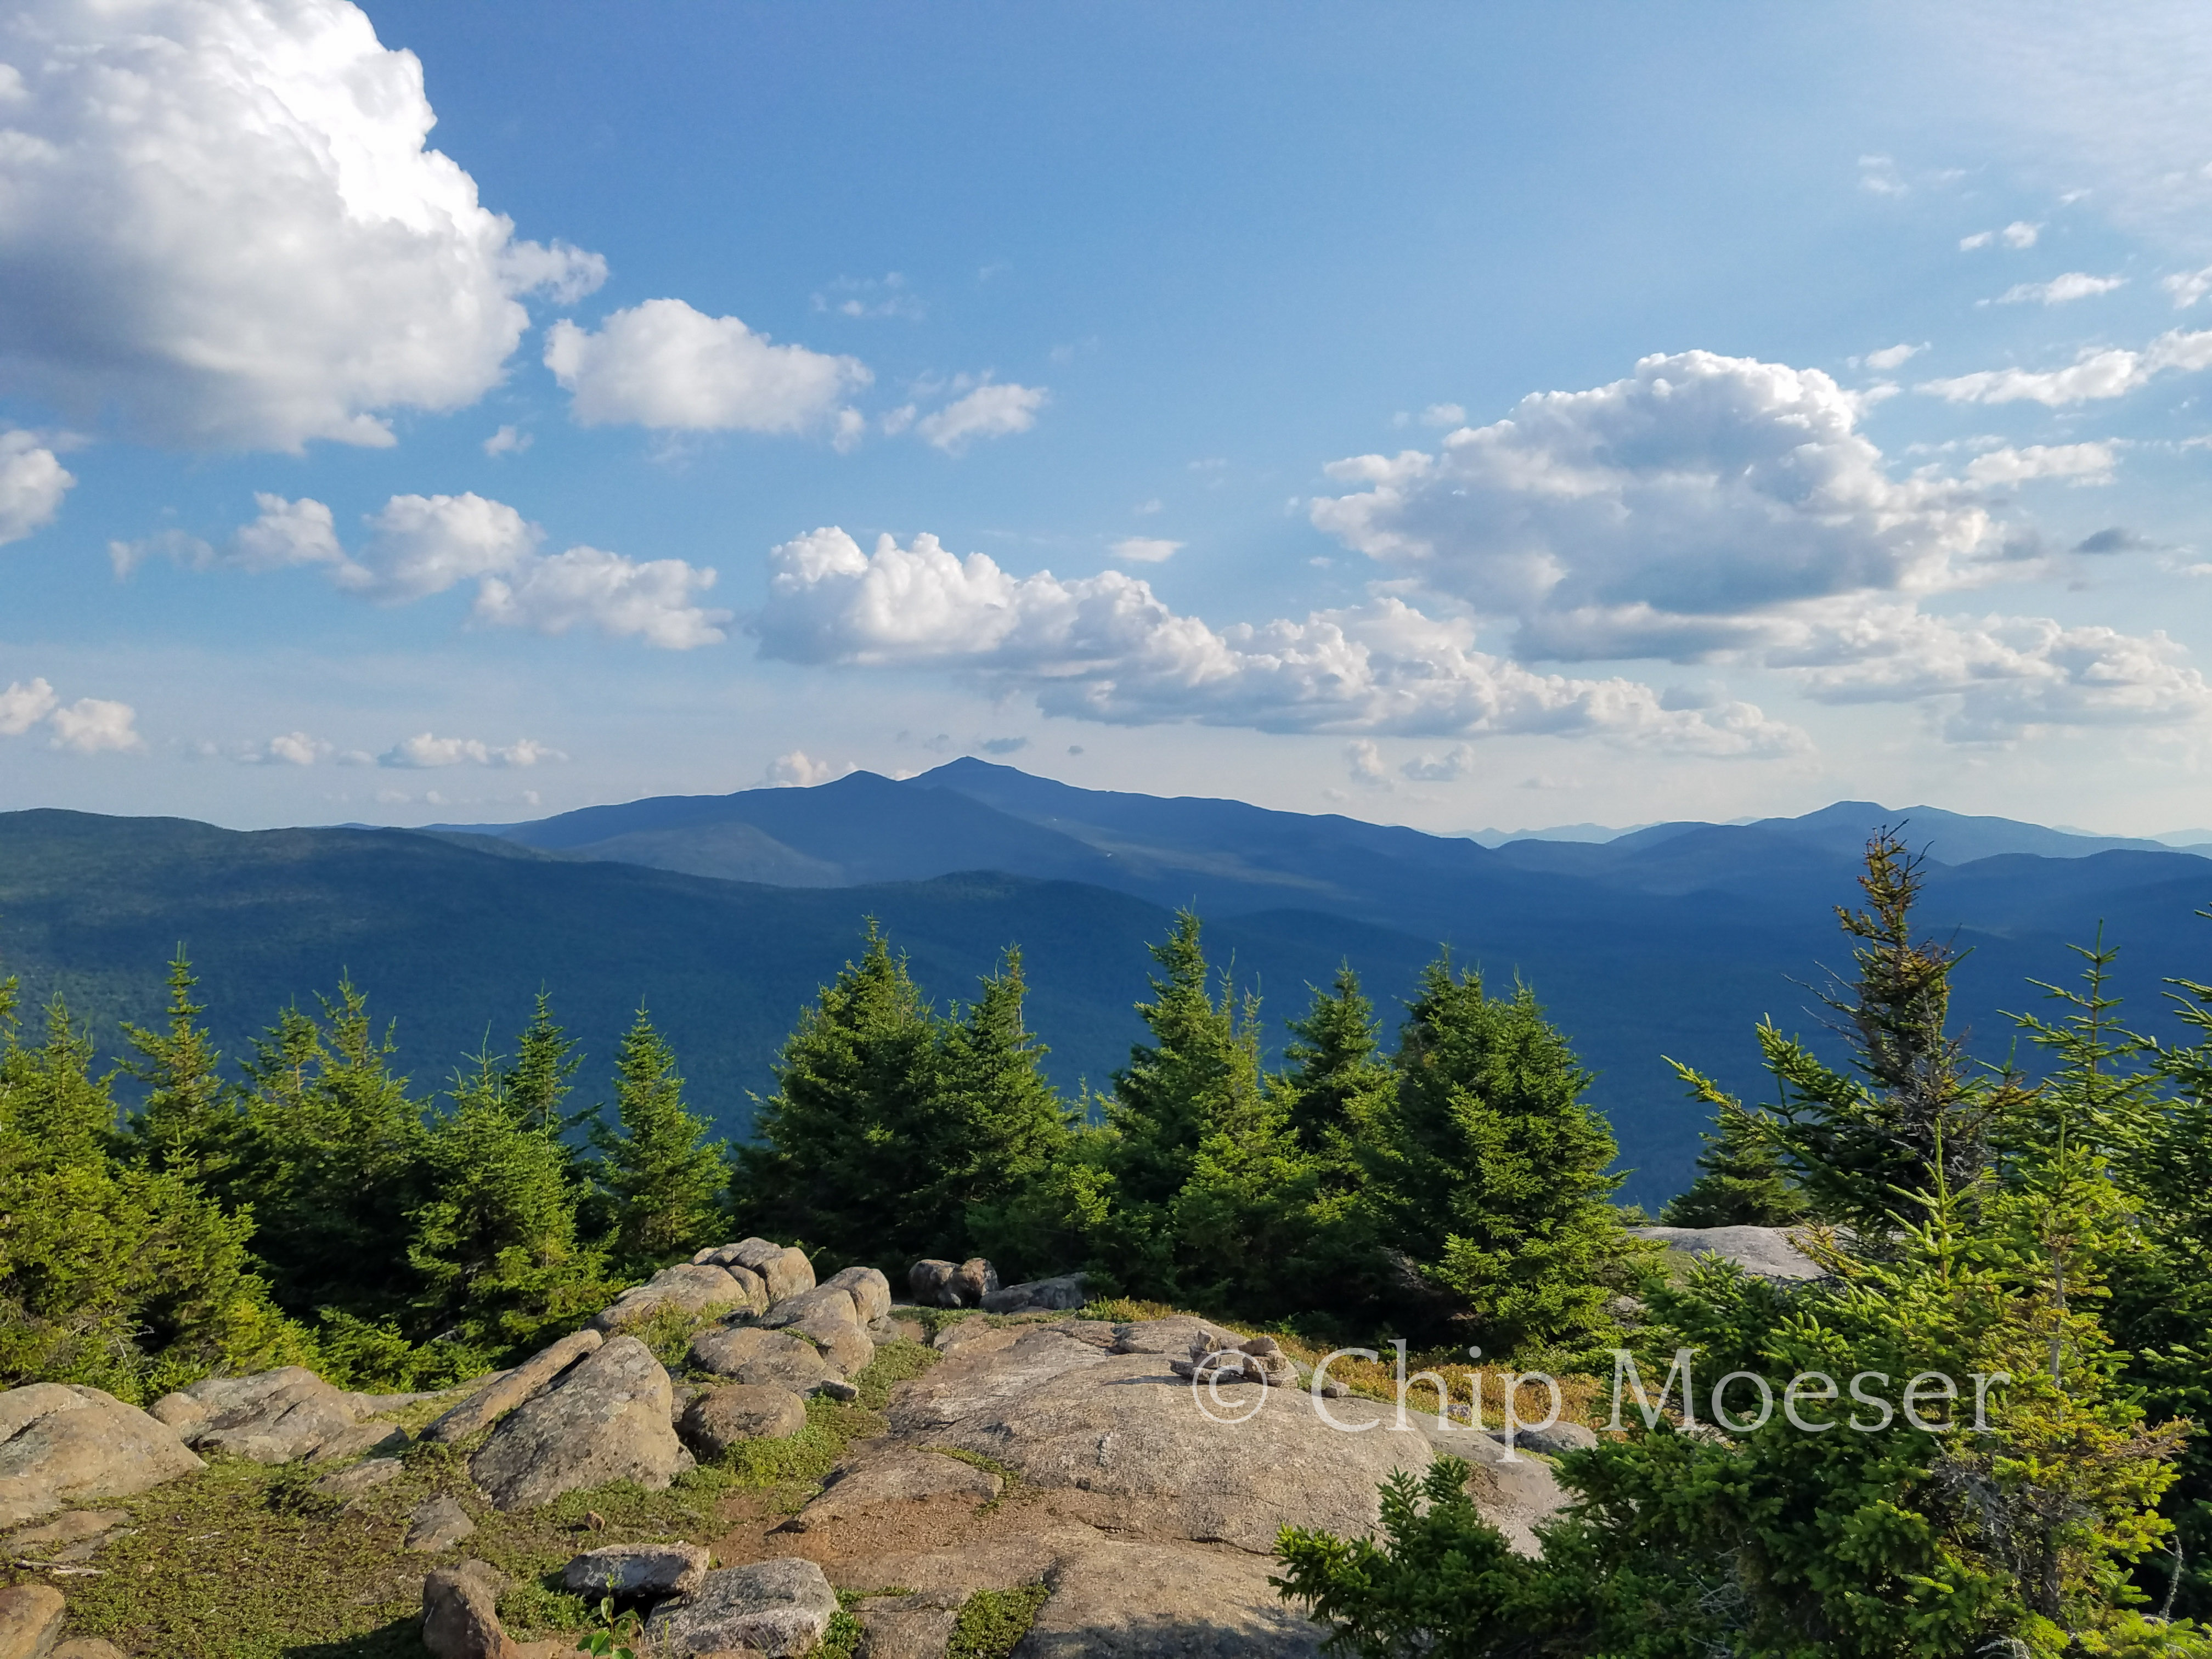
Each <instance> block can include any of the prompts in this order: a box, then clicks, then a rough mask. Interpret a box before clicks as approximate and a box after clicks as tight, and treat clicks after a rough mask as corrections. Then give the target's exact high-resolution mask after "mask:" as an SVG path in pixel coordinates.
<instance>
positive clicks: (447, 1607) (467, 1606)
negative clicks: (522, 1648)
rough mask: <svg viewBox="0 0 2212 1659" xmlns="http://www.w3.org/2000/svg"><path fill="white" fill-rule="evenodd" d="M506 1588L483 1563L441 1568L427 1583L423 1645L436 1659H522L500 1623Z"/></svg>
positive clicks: (423, 1612)
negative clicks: (501, 1596)
mask: <svg viewBox="0 0 2212 1659" xmlns="http://www.w3.org/2000/svg"><path fill="white" fill-rule="evenodd" d="M506 1588H507V1581H506V1580H505V1579H504V1578H502V1577H500V1575H499V1574H498V1573H497V1572H495V1571H493V1570H492V1569H491V1568H490V1567H489V1566H487V1565H484V1563H483V1562H481V1561H463V1562H461V1563H459V1565H455V1566H450V1567H441V1568H439V1569H438V1570H437V1571H435V1572H434V1573H432V1574H431V1575H430V1576H429V1577H427V1578H425V1579H424V1580H423V1581H422V1645H423V1646H424V1647H426V1648H428V1650H430V1652H431V1653H432V1654H433V1655H434V1656H435V1659H516V1655H517V1650H516V1647H515V1644H513V1642H512V1641H510V1640H508V1639H507V1632H506V1631H505V1630H504V1629H503V1628H501V1625H500V1622H499V1593H500V1592H501V1590H503V1589H506Z"/></svg>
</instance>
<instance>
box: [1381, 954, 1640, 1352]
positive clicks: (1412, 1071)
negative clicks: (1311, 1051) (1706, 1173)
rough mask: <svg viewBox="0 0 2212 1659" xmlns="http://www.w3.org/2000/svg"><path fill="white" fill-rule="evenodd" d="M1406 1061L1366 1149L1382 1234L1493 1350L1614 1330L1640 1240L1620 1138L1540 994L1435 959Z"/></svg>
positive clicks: (1406, 1041) (1409, 1033)
mask: <svg viewBox="0 0 2212 1659" xmlns="http://www.w3.org/2000/svg"><path fill="white" fill-rule="evenodd" d="M1397 1072H1398V1086H1397V1091H1396V1094H1395V1097H1394V1098H1393V1100H1392V1103H1391V1106H1390V1110H1389V1114H1388V1115H1387V1116H1386V1117H1385V1118H1384V1120H1383V1121H1382V1122H1381V1123H1380V1124H1379V1125H1378V1126H1377V1133H1376V1139H1375V1141H1374V1142H1373V1143H1372V1144H1371V1145H1370V1146H1369V1147H1368V1148H1367V1149H1365V1151H1364V1154H1363V1156H1364V1163H1365V1164H1366V1168H1367V1171H1368V1175H1369V1180H1370V1192H1369V1200H1368V1201H1369V1203H1370V1206H1372V1209H1373V1211H1374V1213H1375V1217H1376V1233H1377V1236H1378V1237H1382V1238H1383V1239H1386V1240H1389V1241H1390V1242H1391V1243H1393V1244H1395V1246H1396V1248H1398V1249H1401V1250H1402V1251H1403V1252H1404V1253H1405V1255H1407V1257H1409V1258H1410V1259H1411V1261H1412V1263H1413V1267H1414V1268H1415V1269H1416V1271H1417V1272H1418V1273H1419V1275H1420V1276H1421V1278H1422V1279H1424V1280H1425V1281H1426V1282H1427V1283H1428V1284H1429V1285H1431V1286H1432V1287H1434V1288H1435V1289H1437V1290H1438V1291H1443V1292H1444V1293H1446V1294H1447V1295H1449V1297H1451V1298H1453V1299H1454V1301H1455V1303H1456V1304H1458V1305H1460V1306H1462V1307H1463V1308H1464V1309H1465V1310H1466V1312H1467V1314H1468V1316H1469V1317H1470V1318H1471V1319H1472V1322H1473V1323H1474V1326H1475V1328H1476V1329H1477V1331H1478V1332H1479V1334H1480V1338H1481V1340H1482V1342H1483V1345H1484V1346H1486V1347H1487V1348H1488V1349H1489V1351H1490V1352H1492V1354H1493V1355H1497V1354H1504V1353H1507V1352H1511V1351H1512V1350H1513V1349H1515V1348H1516V1347H1518V1346H1521V1345H1522V1344H1523V1343H1527V1342H1540V1343H1551V1344H1569V1345H1571V1344H1576V1343H1586V1342H1588V1341H1589V1340H1594V1339H1595V1338H1597V1337H1599V1336H1601V1335H1602V1334H1606V1333H1607V1332H1608V1331H1609V1330H1610V1329H1611V1322H1610V1320H1609V1318H1608V1316H1607V1313H1606V1311H1605V1308H1606V1304H1607V1300H1608V1298H1609V1297H1611V1296H1612V1295H1613V1293H1614V1291H1615V1289H1617V1288H1618V1281H1619V1280H1620V1279H1621V1277H1622V1275H1623V1274H1624V1273H1625V1271H1626V1263H1627V1262H1628V1261H1630V1260H1631V1259H1632V1256H1633V1255H1634V1254H1635V1252H1636V1249H1637V1247H1636V1245H1635V1243H1634V1241H1632V1240H1631V1239H1630V1238H1629V1237H1627V1236H1626V1233H1624V1232H1623V1231H1622V1230H1621V1225H1620V1218H1619V1216H1618V1214H1617V1212H1615V1211H1614V1210H1613V1206H1612V1205H1611V1204H1610V1203H1609V1202H1608V1197H1609V1195H1610V1194H1611V1193H1612V1192H1613V1188H1616V1187H1617V1186H1618V1185H1619V1184H1620V1177H1619V1176H1612V1175H1608V1174H1607V1172H1606V1171H1607V1166H1608V1165H1609V1164H1611V1163H1612V1162H1613V1154H1614V1152H1615V1150H1616V1148H1615V1146H1614V1142H1613V1135H1612V1132H1611V1131H1610V1130H1608V1129H1607V1127H1606V1125H1605V1121H1604V1120H1603V1119H1602V1118H1601V1117H1600V1116H1599V1115H1597V1113H1596V1112H1595V1111H1594V1110H1592V1109H1591V1108H1590V1106H1589V1103H1587V1101H1585V1100H1584V1098H1583V1092H1584V1091H1585V1090H1586V1089H1587V1088H1588V1087H1589V1081H1590V1076H1589V1073H1588V1072H1586V1071H1584V1070H1583V1068H1582V1066H1580V1065H1579V1064H1577V1061H1576V1060H1575V1057H1574V1054H1573V1051H1572V1050H1571V1049H1570V1048H1568V1046H1567V1042H1566V1039H1565V1037H1563V1036H1560V1034H1559V1031H1558V1030H1556V1029H1554V1028H1553V1026H1552V1025H1551V1024H1550V1023H1549V1022H1547V1020H1546V1019H1545V1018H1544V1015H1543V1011H1542V1009H1541V1008H1540V1007H1539V1006H1537V1003H1536V999H1535V997H1534V994H1532V993H1531V992H1530V991H1529V990H1528V987H1526V986H1518V987H1515V990H1514V993H1513V994H1512V995H1511V996H1510V997H1502V998H1500V997H1492V996H1489V995H1487V994H1485V992H1484V989H1483V984H1482V980H1481V977H1480V975H1478V974H1475V973H1473V972H1471V971H1467V970H1461V971H1459V972H1455V971H1454V970H1453V969H1452V967H1451V965H1450V963H1449V960H1448V959H1439V960H1438V961H1437V962H1435V963H1431V964H1430V966H1429V967H1428V969H1426V970H1425V972H1424V973H1423V974H1422V975H1421V981H1420V987H1419V995H1418V996H1416V998H1415V999H1414V1000H1413V1003H1412V1004H1411V1005H1410V1006H1408V1008H1407V1018H1406V1023H1405V1026H1404V1029H1403V1031H1402V1033H1401V1037H1400V1042H1399V1051H1398V1061H1397Z"/></svg>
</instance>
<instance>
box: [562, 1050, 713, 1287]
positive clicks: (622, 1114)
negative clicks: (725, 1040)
mask: <svg viewBox="0 0 2212 1659" xmlns="http://www.w3.org/2000/svg"><path fill="white" fill-rule="evenodd" d="M614 1109H615V1122H614V1125H613V1126H612V1127H610V1126H609V1125H608V1124H607V1122H606V1121H605V1115H604V1113H603V1114H602V1116H601V1120H600V1121H599V1122H598V1123H596V1124H594V1125H593V1126H592V1145H593V1146H596V1147H598V1148H599V1153H600V1158H599V1164H598V1165H597V1168H596V1171H595V1173H596V1175H597V1177H598V1180H599V1184H600V1185H601V1186H602V1187H604V1188H605V1189H606V1190H607V1192H608V1194H610V1196H611V1199H612V1201H613V1206H614V1215H613V1229H612V1234H611V1238H610V1239H609V1243H610V1245H611V1255H612V1256H613V1258H614V1260H615V1261H616V1263H617V1266H618V1267H621V1268H622V1269H623V1271H625V1272H628V1273H651V1272H653V1270H655V1269H656V1268H659V1267H666V1266H667V1265H668V1264H669V1263H670V1262H671V1261H677V1260H678V1259H679V1258H681V1257H684V1256H688V1255H690V1254H691V1253H692V1252H693V1251H694V1250H696V1249H699V1248H700V1247H701V1246H702V1245H704V1244H709V1243H719V1242H720V1240H719V1239H718V1238H717V1237H715V1235H716V1233H717V1231H718V1229H719V1228H720V1224H721V1222H722V1219H723V1209H722V1194H723V1188H724V1186H725V1184H726V1182H727V1181H728V1179H729V1164H728V1160H727V1158H726V1154H725V1152H724V1148H723V1145H722V1143H721V1142H720V1141H718V1140H714V1141H710V1140H708V1139H707V1127H708V1126H707V1122H706V1121H705V1120H704V1119H703V1118H700V1117H696V1116H694V1115H692V1114H691V1112H690V1109H688V1108H686V1106H685V1105H684V1079H683V1078H682V1077H681V1076H679V1075H678V1073H677V1070H676V1056H675V1054H673V1053H672V1052H671V1050H670V1048H669V1047H668V1045H667V1043H665V1042H663V1041H662V1040H661V1037H660V1034H659V1032H658V1031H656V1030H653V1021H652V1019H651V1018H649V1017H648V1016H647V1013H646V1011H645V1010H644V1009H642V1008H640V1009H639V1010H638V1011H637V1019H636V1021H635V1024H632V1025H631V1026H630V1028H629V1031H628V1032H627V1033H625V1034H624V1036H623V1040H622V1046H621V1048H619V1049H618V1050H617V1054H616V1058H615V1099H614Z"/></svg>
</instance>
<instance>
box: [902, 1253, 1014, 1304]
mask: <svg viewBox="0 0 2212 1659" xmlns="http://www.w3.org/2000/svg"><path fill="white" fill-rule="evenodd" d="M906 1283H907V1289H908V1291H909V1292H911V1293H912V1295H913V1297H914V1299H915V1301H916V1302H918V1303H920V1304H921V1305H922V1306H923V1307H925V1308H974V1307H978V1306H980V1305H981V1303H982V1300H983V1298H984V1297H987V1296H988V1295H990V1294H991V1293H992V1292H993V1291H995V1290H997V1289H998V1288H999V1270H998V1269H997V1268H996V1267H993V1266H992V1265H991V1264H990V1263H989V1262H987V1261H984V1260H983V1258H982V1257H981V1256H980V1255H975V1256H970V1257H969V1258H968V1260H967V1261H963V1262H961V1263H959V1264H958V1265H957V1266H956V1265H955V1264H953V1263H952V1262H950V1261H937V1260H936V1259H935V1258H931V1259H929V1260H927V1261H917V1262H915V1264H914V1266H913V1267H909V1268H908V1269H907V1275H906Z"/></svg>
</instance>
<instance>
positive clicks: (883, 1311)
mask: <svg viewBox="0 0 2212 1659" xmlns="http://www.w3.org/2000/svg"><path fill="white" fill-rule="evenodd" d="M822 1282H823V1284H824V1285H834V1286H835V1287H836V1288H837V1289H838V1290H841V1291H844V1292H845V1293H846V1294H847V1295H848V1296H849V1297H852V1298H853V1309H854V1312H856V1313H858V1314H859V1315H860V1322H861V1323H862V1324H863V1325H868V1324H872V1323H874V1322H876V1321H877V1320H878V1319H888V1318H889V1317H890V1311H891V1282H890V1279H886V1278H884V1275H883V1273H882V1272H881V1270H880V1269H878V1268H875V1267H847V1268H844V1269H842V1271H840V1272H837V1273H831V1274H830V1275H829V1278H827V1279H823V1281H822Z"/></svg>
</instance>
